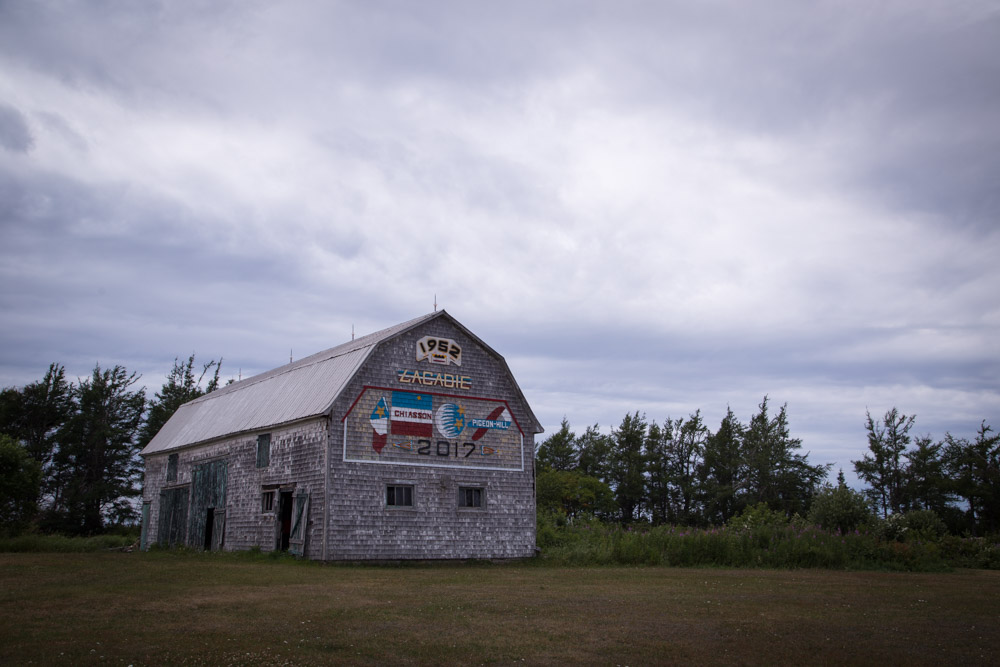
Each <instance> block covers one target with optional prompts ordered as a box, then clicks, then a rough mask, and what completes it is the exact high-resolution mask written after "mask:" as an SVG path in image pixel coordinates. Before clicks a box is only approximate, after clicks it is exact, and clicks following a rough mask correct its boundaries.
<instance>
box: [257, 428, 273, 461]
mask: <svg viewBox="0 0 1000 667" xmlns="http://www.w3.org/2000/svg"><path fill="white" fill-rule="evenodd" d="M270 464H271V434H270V433H261V434H260V435H258V436H257V467H258V468H266V467H267V466H269V465H270Z"/></svg>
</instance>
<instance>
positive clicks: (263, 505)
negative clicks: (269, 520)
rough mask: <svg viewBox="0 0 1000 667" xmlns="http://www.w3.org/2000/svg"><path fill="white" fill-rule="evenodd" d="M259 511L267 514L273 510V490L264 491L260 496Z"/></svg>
mask: <svg viewBox="0 0 1000 667" xmlns="http://www.w3.org/2000/svg"><path fill="white" fill-rule="evenodd" d="M260 511H261V512H263V513H265V514H269V513H271V512H273V511H274V491H265V492H264V493H263V494H261V496H260Z"/></svg>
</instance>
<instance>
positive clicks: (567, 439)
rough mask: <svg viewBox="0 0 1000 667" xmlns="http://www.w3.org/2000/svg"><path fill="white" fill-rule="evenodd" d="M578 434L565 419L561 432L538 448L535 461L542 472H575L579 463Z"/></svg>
mask: <svg viewBox="0 0 1000 667" xmlns="http://www.w3.org/2000/svg"><path fill="white" fill-rule="evenodd" d="M576 460H577V451H576V434H575V433H573V432H572V431H570V430H569V421H568V420H567V419H566V418H565V417H563V420H562V425H561V426H560V428H559V430H558V431H556V432H555V433H553V434H552V435H550V436H549V437H548V438H546V439H545V441H544V442H542V444H540V445H539V446H538V451H537V452H536V454H535V461H536V462H537V463H538V467H539V469H541V470H573V469H574V468H576V463H577V461H576Z"/></svg>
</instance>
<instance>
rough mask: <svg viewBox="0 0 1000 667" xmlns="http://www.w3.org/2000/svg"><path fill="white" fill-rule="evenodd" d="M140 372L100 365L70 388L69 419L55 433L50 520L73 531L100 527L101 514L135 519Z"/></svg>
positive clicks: (115, 518) (94, 530) (91, 531)
mask: <svg viewBox="0 0 1000 667" xmlns="http://www.w3.org/2000/svg"><path fill="white" fill-rule="evenodd" d="M138 380H139V376H138V375H136V374H135V373H131V374H130V373H129V372H128V371H126V370H125V368H124V367H122V366H114V367H113V368H110V369H105V370H102V369H101V367H100V364H98V365H96V366H95V367H94V371H93V373H92V374H91V376H90V377H89V378H87V379H85V380H82V381H81V382H80V383H79V385H77V386H76V387H75V389H74V391H73V392H72V404H71V410H70V414H69V417H68V419H67V420H66V421H65V422H64V423H63V424H62V425H61V427H60V428H59V430H58V433H57V436H56V437H57V439H58V447H57V449H56V451H55V454H54V455H53V466H52V467H53V477H54V494H53V505H52V508H51V513H50V514H51V516H50V523H51V524H53V525H56V526H59V527H60V528H62V530H64V531H66V532H70V533H76V534H94V533H98V532H100V531H101V530H102V528H103V527H104V525H105V519H106V518H109V519H110V520H111V521H112V522H113V523H119V522H122V521H125V520H127V519H131V518H133V513H134V510H133V509H132V506H131V503H130V502H129V499H130V498H133V497H135V496H137V495H138V493H139V491H138V482H139V477H140V475H141V465H140V462H139V457H138V452H139V448H138V440H137V437H138V433H139V428H140V426H141V424H142V417H143V412H144V409H145V405H146V397H145V393H144V392H143V390H142V389H141V388H139V389H132V387H133V385H135V383H136V382H138Z"/></svg>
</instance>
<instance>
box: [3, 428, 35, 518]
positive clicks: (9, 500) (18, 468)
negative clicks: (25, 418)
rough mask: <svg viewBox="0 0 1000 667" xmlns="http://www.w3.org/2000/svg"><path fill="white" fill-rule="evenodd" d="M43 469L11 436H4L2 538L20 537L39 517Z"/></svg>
mask: <svg viewBox="0 0 1000 667" xmlns="http://www.w3.org/2000/svg"><path fill="white" fill-rule="evenodd" d="M41 482H42V466H41V464H40V463H38V461H36V460H35V459H34V458H33V457H32V456H30V455H29V453H28V451H27V450H26V449H25V448H24V447H22V446H21V444H20V443H18V442H17V441H16V440H14V438H12V437H10V436H9V435H5V434H0V534H16V533H18V532H19V531H21V530H22V529H23V528H24V527H25V526H27V525H28V522H29V521H30V520H31V519H32V517H33V516H34V514H35V510H36V509H37V507H38V493H39V489H40V487H41Z"/></svg>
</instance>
